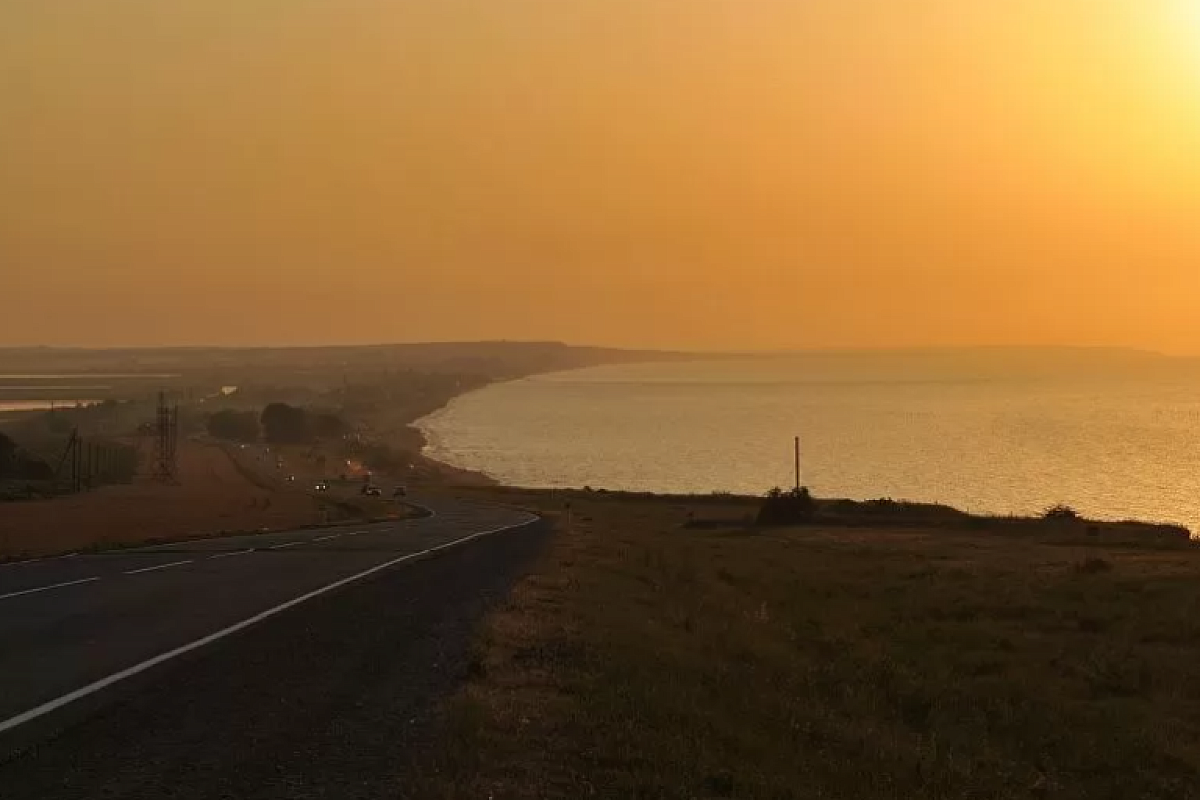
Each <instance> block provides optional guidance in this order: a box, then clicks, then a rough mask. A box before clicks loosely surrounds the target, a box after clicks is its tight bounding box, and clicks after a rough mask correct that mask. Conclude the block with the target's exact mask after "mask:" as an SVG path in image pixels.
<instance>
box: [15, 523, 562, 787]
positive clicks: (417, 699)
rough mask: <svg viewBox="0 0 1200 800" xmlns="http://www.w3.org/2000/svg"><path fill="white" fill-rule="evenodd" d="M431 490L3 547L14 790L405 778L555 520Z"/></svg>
mask: <svg viewBox="0 0 1200 800" xmlns="http://www.w3.org/2000/svg"><path fill="white" fill-rule="evenodd" d="M426 505H428V506H429V507H430V508H431V510H432V511H433V512H434V513H433V515H432V516H430V517H427V518H421V519H413V520H403V521H395V522H388V523H382V524H374V525H365V526H362V527H344V528H332V529H321V530H304V531H295V532H290V533H275V534H263V535H256V536H239V537H231V538H224V539H209V540H202V541H196V542H189V543H182V544H174V545H164V546H157V547H153V548H147V549H141V550H132V551H130V550H127V551H120V552H113V553H107V554H99V555H79V556H74V557H68V558H60V559H49V560H44V561H38V562H32V563H25V564H13V565H7V566H0V798H4V800H10V798H11V799H12V800H16V799H17V798H25V797H29V798H34V797H36V798H57V797H63V798H74V797H79V798H83V797H87V798H98V797H161V796H169V797H205V798H208V797H247V798H250V797H263V798H268V797H271V798H273V797H288V798H298V797H322V798H324V797H339V798H340V797H377V796H380V793H381V792H382V793H384V794H385V795H387V796H396V795H397V793H399V794H403V791H402V788H403V784H404V780H405V777H406V774H405V771H406V770H407V769H410V768H411V766H410V765H411V763H412V759H411V756H412V753H413V752H414V750H415V749H419V748H420V746H422V743H423V742H424V741H425V740H426V738H427V737H428V734H429V730H431V727H430V726H431V725H433V717H432V716H431V715H432V714H433V713H434V709H435V708H436V699H437V698H438V697H439V696H440V695H441V694H442V693H444V692H445V691H449V690H450V689H451V688H452V686H453V685H454V684H455V682H456V681H457V680H458V679H459V678H461V676H462V674H464V672H465V670H466V664H467V660H468V649H469V642H470V638H471V632H472V630H473V628H474V626H475V625H476V624H477V623H478V620H479V619H480V617H481V616H482V614H483V613H484V611H485V610H486V608H487V606H488V605H489V604H490V603H491V602H493V601H494V600H495V599H496V598H498V597H502V596H503V594H504V593H505V592H506V591H507V589H508V588H509V587H510V586H511V583H512V582H513V581H514V580H515V579H516V578H517V577H519V575H520V574H521V573H522V572H523V571H524V569H526V568H527V566H528V564H529V561H530V559H531V558H532V557H533V556H534V555H535V554H536V552H537V551H538V549H539V548H540V546H541V543H542V542H543V541H544V537H545V530H544V525H543V524H542V523H540V522H538V521H537V520H536V519H535V518H534V517H532V516H530V515H528V514H525V513H523V512H520V511H516V510H510V509H505V508H496V507H490V506H479V505H474V504H464V503H458V502H456V501H448V500H443V501H436V502H427V503H426ZM408 777H411V776H408Z"/></svg>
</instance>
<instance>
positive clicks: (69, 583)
mask: <svg viewBox="0 0 1200 800" xmlns="http://www.w3.org/2000/svg"><path fill="white" fill-rule="evenodd" d="M98 580H100V579H99V578H83V579H81V580H77V581H67V582H66V583H56V584H54V585H52V586H41V587H39V588H37V589H26V590H24V591H21V592H9V593H8V594H0V600H7V599H9V598H10V597H21V596H22V595H27V594H37V593H38V592H48V591H50V590H51V589H62V588H64V587H67V586H78V585H79V584H81V583H92V582H93V581H98Z"/></svg>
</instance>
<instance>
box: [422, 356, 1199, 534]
mask: <svg viewBox="0 0 1200 800" xmlns="http://www.w3.org/2000/svg"><path fill="white" fill-rule="evenodd" d="M925 366H928V365H925ZM1009 372H1011V370H1010V371H1009ZM1018 372H1020V371H1019V370H1018ZM420 426H421V427H422V429H423V430H424V431H425V433H426V436H427V438H428V439H429V442H430V445H429V450H428V452H429V455H431V456H432V457H434V458H437V459H439V460H442V461H445V462H448V463H451V464H454V465H456V466H460V467H464V468H468V469H473V470H478V471H481V472H485V473H487V474H489V475H491V476H493V477H495V478H497V479H499V480H501V481H503V482H505V483H510V484H517V485H524V486H533V487H582V486H585V485H588V486H593V487H605V488H609V489H629V490H644V491H656V492H701V493H706V492H711V491H732V492H738V493H756V494H757V493H762V492H764V491H766V490H767V489H769V488H770V487H772V486H776V485H781V486H786V485H789V484H790V483H791V482H792V480H793V459H792V447H793V436H796V435H799V436H800V437H801V438H802V443H803V444H802V449H803V471H804V482H805V483H806V484H808V485H809V486H811V487H812V488H813V490H814V491H815V492H816V493H817V494H819V495H821V496H838V497H852V498H856V499H866V498H875V497H892V498H895V499H908V500H921V501H934V502H944V503H949V504H952V505H955V506H958V507H961V508H965V509H968V510H970V511H975V512H988V513H1034V512H1038V511H1040V510H1042V509H1044V508H1045V507H1047V506H1049V505H1051V504H1055V503H1060V502H1061V503H1069V504H1070V505H1072V506H1074V507H1076V508H1077V509H1079V510H1080V511H1082V512H1085V513H1088V514H1090V515H1095V516H1097V517H1100V518H1110V519H1124V518H1139V519H1148V520H1155V521H1166V522H1177V523H1182V524H1185V525H1188V526H1189V527H1190V528H1192V529H1193V530H1194V531H1197V530H1200V377H1196V376H1194V375H1190V374H1189V375H1186V376H1184V375H1170V374H1169V373H1164V372H1162V371H1161V370H1159V371H1156V372H1154V374H1152V375H1146V374H1141V373H1139V374H1138V375H1136V376H1130V375H1128V374H1125V375H1123V376H1098V375H1096V374H1088V375H1076V376H1073V377H1062V376H1055V375H1047V374H1044V373H1043V374H1040V375H1037V374H1034V375H1030V374H1024V373H1022V374H1015V375H1014V374H1009V373H1008V372H1005V371H1004V370H1000V371H997V370H994V369H991V370H973V369H971V368H969V366H968V368H961V366H960V367H958V368H954V369H946V368H945V365H944V364H939V365H935V367H934V368H917V369H914V368H913V365H912V364H907V365H906V364H892V365H888V364H879V363H873V364H864V363H854V364H851V365H850V366H849V367H847V366H846V365H845V364H840V365H839V364H830V363H821V364H816V365H814V364H813V363H812V362H811V361H806V362H804V363H800V362H795V361H789V360H787V359H748V360H745V361H720V362H685V363H673V364H640V365H625V366H608V367H599V368H593V369H585V370H578V371H573V372H564V373H557V374H553V375H544V376H538V377H534V378H529V379H525V380H519V381H513V382H508V383H501V384H495V385H492V386H489V387H487V388H485V389H483V390H480V391H478V392H475V393H472V394H469V395H465V396H463V397H460V398H458V399H456V400H455V401H454V402H452V403H451V404H450V405H449V406H448V407H446V408H445V409H443V410H441V411H439V412H438V413H436V414H434V415H432V416H430V417H427V418H426V419H424V420H422V421H421V423H420Z"/></svg>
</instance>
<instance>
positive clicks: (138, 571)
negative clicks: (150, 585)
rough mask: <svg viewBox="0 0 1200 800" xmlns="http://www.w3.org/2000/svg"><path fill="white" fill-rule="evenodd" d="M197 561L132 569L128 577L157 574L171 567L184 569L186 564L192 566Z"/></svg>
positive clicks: (190, 559)
mask: <svg viewBox="0 0 1200 800" xmlns="http://www.w3.org/2000/svg"><path fill="white" fill-rule="evenodd" d="M194 560H195V559H192V558H189V559H188V560H187V561H172V562H171V563H170V564H158V565H157V566H153V567H142V568H141V569H131V570H129V571H128V572H126V573H125V574H126V575H141V574H142V573H143V572H157V571H158V570H160V569H170V568H171V567H182V566H183V565H184V564H191V563H192V562H193V561H194Z"/></svg>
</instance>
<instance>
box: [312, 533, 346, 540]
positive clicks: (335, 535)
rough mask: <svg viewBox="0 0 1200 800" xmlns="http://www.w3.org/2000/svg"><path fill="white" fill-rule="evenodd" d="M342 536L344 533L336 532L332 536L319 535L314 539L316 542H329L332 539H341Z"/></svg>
mask: <svg viewBox="0 0 1200 800" xmlns="http://www.w3.org/2000/svg"><path fill="white" fill-rule="evenodd" d="M340 538H342V534H340V533H335V534H333V535H332V536H318V537H317V538H316V539H313V541H314V542H328V541H329V540H330V539H340Z"/></svg>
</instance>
